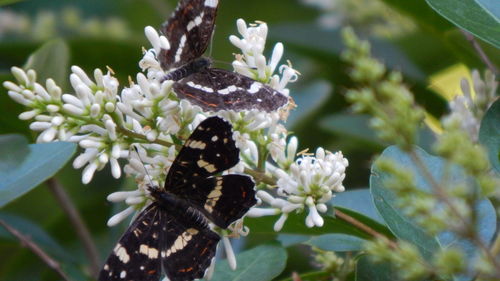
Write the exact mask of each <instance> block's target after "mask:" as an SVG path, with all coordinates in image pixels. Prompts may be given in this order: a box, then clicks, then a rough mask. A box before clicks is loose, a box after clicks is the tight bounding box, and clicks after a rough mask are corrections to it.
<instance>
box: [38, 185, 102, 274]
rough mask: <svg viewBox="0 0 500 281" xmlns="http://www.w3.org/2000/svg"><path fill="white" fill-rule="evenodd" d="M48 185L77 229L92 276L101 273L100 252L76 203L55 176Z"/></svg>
mask: <svg viewBox="0 0 500 281" xmlns="http://www.w3.org/2000/svg"><path fill="white" fill-rule="evenodd" d="M47 185H48V186H49V189H50V191H51V192H52V193H53V194H54V196H55V197H56V199H57V201H58V202H59V204H60V205H61V207H62V209H63V210H64V212H66V214H67V215H68V217H69V220H70V222H71V224H72V225H73V227H74V228H75V230H76V234H77V235H78V237H79V238H80V240H81V241H82V243H83V247H84V250H85V254H86V255H87V258H88V259H89V264H90V272H91V273H92V276H94V277H97V274H98V273H99V269H100V261H99V253H98V251H97V248H96V246H95V244H94V242H93V240H92V237H91V235H90V232H89V230H88V228H87V226H86V225H85V222H84V221H83V219H82V217H81V216H80V214H79V213H78V211H77V209H76V208H75V205H74V204H73V202H72V201H71V199H70V198H69V196H68V194H67V193H66V191H65V190H64V188H63V187H62V186H61V184H60V183H59V182H58V181H57V180H56V179H54V178H50V179H48V180H47Z"/></svg>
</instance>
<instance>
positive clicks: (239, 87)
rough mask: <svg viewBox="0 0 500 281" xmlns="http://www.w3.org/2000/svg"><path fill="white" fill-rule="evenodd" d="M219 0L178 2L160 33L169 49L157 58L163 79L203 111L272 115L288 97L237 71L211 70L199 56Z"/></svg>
mask: <svg viewBox="0 0 500 281" xmlns="http://www.w3.org/2000/svg"><path fill="white" fill-rule="evenodd" d="M218 4H219V1H218V0H181V1H180V2H179V5H178V6H177V8H176V10H175V12H174V13H173V14H172V16H171V17H170V19H169V20H168V21H167V22H166V23H164V24H163V26H162V28H161V31H162V33H163V34H164V35H165V36H166V37H167V38H168V40H169V43H170V49H168V50H165V49H162V50H161V51H160V53H159V55H158V59H159V61H160V63H161V67H162V68H163V70H165V71H167V72H168V74H167V75H166V76H165V77H164V78H163V81H164V80H173V81H175V83H174V84H173V90H174V92H175V93H176V94H177V96H178V97H179V98H181V99H187V100H189V101H190V102H191V103H192V104H195V105H198V106H200V107H201V108H202V109H203V110H204V111H213V112H215V111H220V110H233V111H242V110H251V109H257V110H259V111H266V112H271V111H275V110H277V109H279V108H280V107H282V106H284V105H285V104H287V103H288V97H287V96H285V95H283V94H282V93H280V92H278V91H276V90H274V89H273V88H271V87H269V86H267V85H265V84H263V83H261V82H258V81H255V80H253V79H251V78H249V77H246V76H244V75H241V74H239V73H236V72H231V71H227V70H224V69H219V68H212V67H210V65H211V61H210V60H209V59H207V58H204V57H201V56H202V55H203V53H204V52H205V50H206V49H207V46H208V44H209V43H210V39H211V36H212V33H213V30H214V25H215V18H216V15H217V8H218Z"/></svg>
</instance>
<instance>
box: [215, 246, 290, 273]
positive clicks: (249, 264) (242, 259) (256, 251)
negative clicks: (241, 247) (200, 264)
mask: <svg viewBox="0 0 500 281" xmlns="http://www.w3.org/2000/svg"><path fill="white" fill-rule="evenodd" d="M236 260H237V269H236V270H234V271H233V270H232V269H231V268H229V265H228V263H227V261H226V260H224V261H220V262H217V263H216V264H215V272H214V275H213V278H212V279H211V280H212V281H227V280H233V281H267V280H272V279H273V278H274V277H276V276H278V275H279V274H280V273H281V272H282V271H283V270H284V269H285V265H286V260H287V253H286V251H285V249H284V248H282V247H280V246H276V245H263V246H258V247H256V248H253V249H251V250H247V251H245V252H242V253H241V254H238V255H237V256H236Z"/></svg>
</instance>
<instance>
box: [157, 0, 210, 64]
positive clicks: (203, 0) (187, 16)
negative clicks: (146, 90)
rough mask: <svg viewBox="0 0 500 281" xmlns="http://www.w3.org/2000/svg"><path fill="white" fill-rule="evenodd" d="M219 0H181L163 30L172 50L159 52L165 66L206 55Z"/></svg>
mask: <svg viewBox="0 0 500 281" xmlns="http://www.w3.org/2000/svg"><path fill="white" fill-rule="evenodd" d="M218 4H219V1H218V0H181V1H180V2H179V5H178V6H177V9H176V10H175V12H174V13H173V14H172V16H171V17H170V19H169V20H168V21H167V22H166V23H165V24H164V25H163V26H162V28H161V31H162V32H163V34H164V35H165V36H166V37H167V38H168V40H169V43H170V49H169V50H162V51H161V52H160V54H159V60H160V62H161V66H162V68H163V69H165V70H169V69H172V68H176V67H179V66H182V65H184V64H186V63H188V62H190V61H192V60H194V59H195V58H198V57H200V56H201V55H203V53H204V52H205V50H206V49H207V46H208V44H209V42H210V38H211V37H212V33H213V30H214V24H215V16H216V14H217V6H218Z"/></svg>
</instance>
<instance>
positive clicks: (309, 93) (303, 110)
mask: <svg viewBox="0 0 500 281" xmlns="http://www.w3.org/2000/svg"><path fill="white" fill-rule="evenodd" d="M331 90H332V87H331V85H330V83H328V82H326V81H316V82H314V83H311V84H309V85H307V86H306V87H304V88H302V89H299V90H298V91H296V92H294V95H293V98H294V101H295V104H297V107H296V108H295V109H294V110H292V111H291V112H290V116H289V117H288V119H287V121H286V126H287V128H293V126H294V125H295V124H296V123H297V122H300V121H301V120H303V119H304V118H305V117H307V116H308V115H309V114H311V113H313V112H315V111H316V110H317V109H318V108H319V107H320V106H322V105H323V104H324V103H325V102H326V101H327V100H328V98H329V97H330V92H331Z"/></svg>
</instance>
